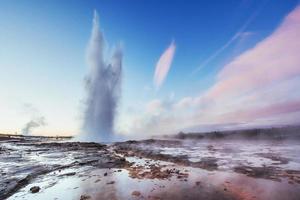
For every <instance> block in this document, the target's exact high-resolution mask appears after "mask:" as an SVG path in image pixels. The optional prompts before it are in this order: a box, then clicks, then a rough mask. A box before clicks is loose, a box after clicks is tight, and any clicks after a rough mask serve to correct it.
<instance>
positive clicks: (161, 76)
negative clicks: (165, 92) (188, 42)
mask: <svg viewBox="0 0 300 200" xmlns="http://www.w3.org/2000/svg"><path fill="white" fill-rule="evenodd" d="M175 49H176V45H175V43H174V41H173V42H172V43H171V44H170V46H169V47H168V48H167V49H166V50H165V51H164V53H163V54H162V55H161V56H160V58H159V60H158V62H157V64H156V68H155V72H154V78H153V82H154V85H155V87H156V89H159V88H160V86H161V85H162V84H163V82H164V80H165V79H166V77H167V75H168V72H169V70H170V67H171V64H172V61H173V57H174V54H175Z"/></svg>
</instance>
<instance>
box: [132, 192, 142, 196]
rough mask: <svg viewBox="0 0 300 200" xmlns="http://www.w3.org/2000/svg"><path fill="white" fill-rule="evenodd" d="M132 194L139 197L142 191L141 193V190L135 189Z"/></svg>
mask: <svg viewBox="0 0 300 200" xmlns="http://www.w3.org/2000/svg"><path fill="white" fill-rule="evenodd" d="M131 195H132V196H137V197H139V196H141V193H140V192H139V191H133V192H132V193H131Z"/></svg>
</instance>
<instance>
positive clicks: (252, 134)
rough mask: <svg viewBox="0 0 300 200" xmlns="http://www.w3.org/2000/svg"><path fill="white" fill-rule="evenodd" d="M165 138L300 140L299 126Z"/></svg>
mask: <svg viewBox="0 0 300 200" xmlns="http://www.w3.org/2000/svg"><path fill="white" fill-rule="evenodd" d="M165 137H166V138H176V139H276V140H284V139H297V140H300V126H286V127H279V128H257V129H244V130H230V131H212V132H192V133H184V132H180V133H178V134H176V135H167V136H165Z"/></svg>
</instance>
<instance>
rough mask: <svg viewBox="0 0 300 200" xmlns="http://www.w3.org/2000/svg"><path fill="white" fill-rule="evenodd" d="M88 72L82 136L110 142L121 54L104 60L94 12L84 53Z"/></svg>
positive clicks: (117, 96) (116, 51)
mask: <svg viewBox="0 0 300 200" xmlns="http://www.w3.org/2000/svg"><path fill="white" fill-rule="evenodd" d="M87 63H88V66H89V68H90V71H89V74H88V76H87V78H86V90H87V100H86V110H85V113H84V124H83V132H84V133H85V134H84V139H85V140H93V141H95V140H96V141H110V140H111V139H112V134H113V126H114V120H115V115H116V108H117V104H118V100H119V97H120V86H121V85H120V84H121V78H122V51H121V49H120V48H117V49H115V51H114V53H113V56H112V58H111V59H110V60H109V61H108V62H107V61H106V60H105V59H104V38H103V34H102V32H101V31H100V30H99V19H98V14H97V12H96V11H95V12H94V19H93V28H92V34H91V38H90V41H89V45H88V50H87Z"/></svg>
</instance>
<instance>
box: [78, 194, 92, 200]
mask: <svg viewBox="0 0 300 200" xmlns="http://www.w3.org/2000/svg"><path fill="white" fill-rule="evenodd" d="M88 199H91V196H90V195H86V194H83V195H81V196H80V200H88Z"/></svg>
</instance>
